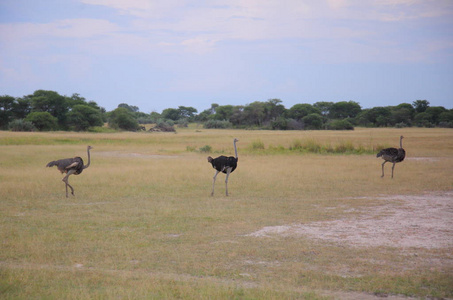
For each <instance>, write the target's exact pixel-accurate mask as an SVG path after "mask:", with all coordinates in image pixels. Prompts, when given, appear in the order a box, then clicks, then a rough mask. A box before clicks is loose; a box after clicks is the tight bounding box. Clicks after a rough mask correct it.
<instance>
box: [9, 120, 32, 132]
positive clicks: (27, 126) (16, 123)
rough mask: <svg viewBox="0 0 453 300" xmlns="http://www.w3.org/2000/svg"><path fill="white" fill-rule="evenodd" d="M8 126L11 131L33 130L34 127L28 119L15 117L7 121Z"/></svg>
mask: <svg viewBox="0 0 453 300" xmlns="http://www.w3.org/2000/svg"><path fill="white" fill-rule="evenodd" d="M8 128H9V130H11V131H35V130H36V127H35V125H33V123H32V122H30V121H25V120H23V119H17V120H13V121H11V122H9V124H8Z"/></svg>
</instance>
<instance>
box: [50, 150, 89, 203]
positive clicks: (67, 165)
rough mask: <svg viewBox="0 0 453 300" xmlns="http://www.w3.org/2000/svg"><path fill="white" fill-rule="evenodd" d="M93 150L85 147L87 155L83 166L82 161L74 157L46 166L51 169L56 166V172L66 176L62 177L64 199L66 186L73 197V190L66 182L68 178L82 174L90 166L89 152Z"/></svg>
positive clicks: (52, 162) (55, 161)
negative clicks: (64, 187)
mask: <svg viewBox="0 0 453 300" xmlns="http://www.w3.org/2000/svg"><path fill="white" fill-rule="evenodd" d="M91 149H93V147H91V146H88V147H87V153H88V164H86V165H84V164H83V160H82V158H81V157H78V156H76V157H74V158H63V159H59V160H54V161H51V162H49V163H48V164H47V166H46V167H53V166H57V168H58V170H59V171H60V172H61V174H63V173H66V176H65V177H63V179H62V181H63V182H64V183H65V185H66V198H67V197H68V186H69V187H70V188H71V194H72V195H74V189H73V188H72V186H71V185H70V184H69V182H68V177H69V176H70V175H72V174H74V175H79V174H80V173H82V171H83V170H84V169H86V168H88V167H89V166H90V162H91V160H90V150H91Z"/></svg>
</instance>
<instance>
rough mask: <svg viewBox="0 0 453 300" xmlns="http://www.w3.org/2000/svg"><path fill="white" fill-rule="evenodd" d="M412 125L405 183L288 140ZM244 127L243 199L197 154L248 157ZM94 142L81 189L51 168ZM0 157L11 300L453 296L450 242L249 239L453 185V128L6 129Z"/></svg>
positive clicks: (233, 181) (372, 142) (381, 142)
mask: <svg viewBox="0 0 453 300" xmlns="http://www.w3.org/2000/svg"><path fill="white" fill-rule="evenodd" d="M401 134H403V135H404V136H405V139H404V147H405V149H406V151H407V153H408V157H407V160H405V161H404V162H403V163H400V164H397V166H396V167H395V178H394V179H393V180H392V179H390V177H389V176H386V177H385V178H383V179H381V178H380V173H381V169H380V165H381V162H382V161H381V160H380V159H377V158H376V157H375V155H374V154H362V155H351V154H348V155H346V154H345V155H338V154H323V155H320V154H306V153H300V152H295V151H287V149H289V147H290V146H291V145H293V144H294V142H295V141H297V140H298V141H301V142H302V143H303V142H305V141H310V142H312V143H314V144H320V145H332V146H335V145H338V144H345V143H347V144H351V145H354V146H355V147H359V146H362V147H364V148H368V149H375V148H378V147H382V146H392V147H396V146H398V142H399V140H398V137H399V135H401ZM234 137H237V138H238V139H239V143H238V148H239V149H238V151H239V167H238V169H237V170H236V171H235V172H234V173H233V174H232V175H231V177H230V182H229V191H230V197H225V196H224V190H225V189H224V182H223V181H224V176H223V177H220V176H221V175H219V178H218V180H217V185H216V194H215V196H214V197H210V196H209V195H210V188H211V184H212V176H213V175H214V170H213V169H212V168H211V166H210V165H209V164H208V163H207V160H206V156H207V155H208V154H207V153H202V152H200V151H198V149H200V148H201V147H203V146H205V145H209V146H211V148H212V151H213V152H214V153H213V154H211V155H214V156H215V155H217V154H220V153H222V154H226V155H233V153H234V152H233V147H232V140H233V138H234ZM256 141H260V142H261V143H262V144H263V147H261V146H260V147H258V148H261V149H258V150H257V149H254V147H253V143H256ZM87 144H91V145H92V146H94V149H93V150H92V165H91V167H90V168H89V169H87V170H85V171H84V173H82V174H81V175H79V176H71V177H70V183H71V184H72V185H73V186H74V188H75V197H71V198H68V199H66V198H65V196H64V184H63V183H62V182H61V177H62V176H61V175H60V174H59V172H57V170H56V169H46V168H45V167H44V166H45V164H46V163H47V162H48V161H50V160H54V159H57V158H64V157H71V156H75V155H78V156H82V157H83V158H84V159H86V151H85V149H86V145H87ZM255 148H256V147H255ZM188 149H192V150H191V151H188ZM0 152H1V154H2V155H1V156H0V198H1V199H2V201H1V202H0V226H1V227H0V228H1V232H0V239H1V241H2V242H1V246H0V272H1V276H0V295H1V297H2V298H65V299H71V298H76V299H80V298H86V299H87V298H113V297H118V298H157V299H159V298H162V299H166V298H187V299H203V298H205V299H214V298H224V299H231V298H240V299H242V298H244V299H257V298H259V299H263V298H268V299H275V298H310V299H319V298H323V297H337V298H338V297H339V298H342V296H341V295H343V296H344V295H345V294H341V293H351V294H348V296H351V295H357V298H358V299H360V298H362V299H364V298H366V297H371V298H372V294H373V293H377V294H380V295H382V294H403V295H413V296H417V297H424V296H432V297H453V291H452V288H451V287H452V286H453V282H452V276H451V275H452V274H453V263H452V261H453V257H452V255H451V253H452V248H451V247H447V248H436V249H429V248H423V247H418V248H410V249H401V248H400V247H398V246H395V247H389V246H372V247H353V246H352V245H348V243H347V242H346V243H338V242H333V241H328V240H318V239H313V238H312V237H310V236H307V235H297V236H293V235H273V236H272V237H265V238H257V237H253V236H250V233H253V232H256V231H258V230H260V229H262V228H264V227H266V226H288V225H294V224H318V223H316V222H330V221H332V222H333V221H336V220H345V219H346V220H347V219H348V218H352V219H354V218H358V217H361V216H363V214H364V213H366V212H367V211H370V212H371V211H373V212H376V211H379V209H380V208H381V207H382V206H383V205H395V207H401V206H402V205H403V203H402V202H401V201H399V200H394V201H385V200H382V199H383V197H384V196H392V195H408V196H411V195H421V194H424V195H427V194H428V195H429V194H430V193H439V192H447V191H451V190H452V177H451V173H452V170H453V131H451V130H448V129H416V128H411V129H398V130H397V129H358V130H355V131H353V132H333V131H302V132H298V131H293V132H275V131H235V130H205V129H201V128H196V127H189V128H187V129H180V130H178V133H177V134H174V133H171V134H170V133H153V134H151V133H102V134H101V133H100V134H94V133H66V132H53V133H12V132H0ZM386 172H387V174H390V166H389V165H387V168H386ZM450 200H451V199H450ZM450 203H451V202H450ZM450 209H451V206H450ZM373 218H377V217H376V216H373ZM377 224H379V223H378V222H377ZM339 234H341V233H339ZM447 234H451V231H449V232H447ZM449 238H450V239H452V238H453V237H451V235H450V236H449ZM351 291H354V293H358V294H354V293H352V292H351ZM339 295H340V296H339Z"/></svg>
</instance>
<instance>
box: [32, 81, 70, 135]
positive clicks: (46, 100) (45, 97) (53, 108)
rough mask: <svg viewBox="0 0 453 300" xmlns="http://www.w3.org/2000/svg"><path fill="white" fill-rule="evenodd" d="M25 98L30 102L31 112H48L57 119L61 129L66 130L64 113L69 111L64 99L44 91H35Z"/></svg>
mask: <svg viewBox="0 0 453 300" xmlns="http://www.w3.org/2000/svg"><path fill="white" fill-rule="evenodd" d="M27 97H28V98H29V99H30V101H31V106H32V111H33V112H48V113H50V114H51V115H52V116H54V117H56V118H57V120H58V125H59V126H60V127H61V128H66V125H67V124H66V113H67V112H68V111H69V103H68V101H67V100H66V97H64V96H61V95H60V94H58V93H57V92H54V91H45V90H37V91H35V92H34V93H33V94H32V95H29V96H27Z"/></svg>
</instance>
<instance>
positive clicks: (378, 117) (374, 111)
mask: <svg viewBox="0 0 453 300" xmlns="http://www.w3.org/2000/svg"><path fill="white" fill-rule="evenodd" d="M391 116H392V112H391V110H390V108H389V107H373V108H371V109H367V110H364V111H363V112H361V113H360V114H359V115H358V116H357V122H358V124H360V125H364V126H370V125H371V126H387V124H389V122H390V120H391Z"/></svg>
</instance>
